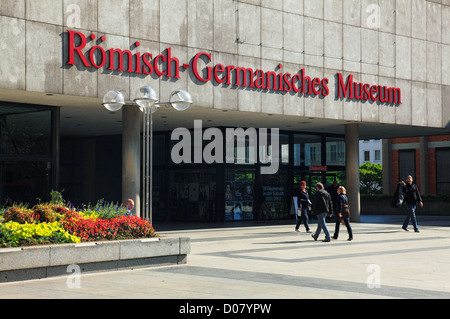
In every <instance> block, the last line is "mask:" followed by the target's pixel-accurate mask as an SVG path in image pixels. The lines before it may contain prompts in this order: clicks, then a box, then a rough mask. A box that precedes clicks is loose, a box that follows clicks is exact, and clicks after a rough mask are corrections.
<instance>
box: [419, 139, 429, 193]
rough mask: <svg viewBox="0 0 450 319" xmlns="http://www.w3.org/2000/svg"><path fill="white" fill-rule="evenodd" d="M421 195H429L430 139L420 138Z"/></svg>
mask: <svg viewBox="0 0 450 319" xmlns="http://www.w3.org/2000/svg"><path fill="white" fill-rule="evenodd" d="M419 190H420V193H421V194H428V138H427V137H426V136H422V137H421V138H420V189H419Z"/></svg>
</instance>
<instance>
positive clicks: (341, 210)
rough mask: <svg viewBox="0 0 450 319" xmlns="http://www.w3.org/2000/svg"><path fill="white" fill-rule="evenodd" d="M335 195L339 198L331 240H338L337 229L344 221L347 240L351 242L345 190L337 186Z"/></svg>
mask: <svg viewBox="0 0 450 319" xmlns="http://www.w3.org/2000/svg"><path fill="white" fill-rule="evenodd" d="M337 193H338V196H339V202H338V205H337V207H336V226H335V229H334V236H333V237H332V238H333V239H338V236H339V227H340V225H341V223H342V221H344V223H345V226H346V227H347V232H348V240H353V232H352V228H351V226H350V209H349V206H348V198H347V195H346V194H347V190H346V189H345V187H344V186H339V188H338V189H337Z"/></svg>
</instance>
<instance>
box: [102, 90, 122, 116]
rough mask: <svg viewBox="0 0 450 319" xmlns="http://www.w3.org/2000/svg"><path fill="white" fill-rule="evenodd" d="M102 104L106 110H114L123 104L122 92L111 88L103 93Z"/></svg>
mask: <svg viewBox="0 0 450 319" xmlns="http://www.w3.org/2000/svg"><path fill="white" fill-rule="evenodd" d="M102 104H103V106H104V107H105V108H106V109H107V110H108V111H110V112H116V111H118V110H120V109H121V108H122V106H123V105H125V99H124V97H123V94H122V93H120V92H119V91H116V90H112V91H109V92H107V93H106V94H105V96H104V97H103V103H102Z"/></svg>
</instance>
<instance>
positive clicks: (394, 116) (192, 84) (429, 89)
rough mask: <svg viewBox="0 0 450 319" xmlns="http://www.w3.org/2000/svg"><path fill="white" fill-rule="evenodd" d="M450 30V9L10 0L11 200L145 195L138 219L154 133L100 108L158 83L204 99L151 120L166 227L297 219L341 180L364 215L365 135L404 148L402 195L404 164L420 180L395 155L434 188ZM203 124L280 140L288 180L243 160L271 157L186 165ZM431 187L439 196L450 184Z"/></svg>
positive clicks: (1, 63) (6, 131)
mask: <svg viewBox="0 0 450 319" xmlns="http://www.w3.org/2000/svg"><path fill="white" fill-rule="evenodd" d="M449 23H450V6H449V4H448V1H442V2H441V1H426V0H415V1H406V0H405V1H393V0H389V1H376V2H375V4H374V3H372V2H371V1H359V0H358V1H353V0H349V1H324V0H303V1H298V0H296V1H288V0H284V1H246V0H242V1H240V0H215V1H200V0H164V1H163V0H139V1H138V0H101V1H100V0H99V1H88V0H76V1H75V0H73V1H71V0H64V1H63V0H2V1H1V2H0V30H2V32H1V33H0V43H1V44H2V48H1V59H0V182H1V187H0V201H1V202H0V206H2V205H4V204H5V203H6V202H7V201H8V202H12V201H16V202H21V201H24V202H30V203H32V202H35V201H37V200H38V199H37V198H39V199H41V200H45V199H46V198H47V197H48V194H49V192H50V190H52V189H57V190H64V192H63V195H64V197H65V198H67V199H68V200H70V201H72V202H73V203H75V204H77V205H79V204H81V203H89V202H91V203H95V202H96V201H97V200H98V199H101V198H104V199H106V200H108V201H116V202H120V201H123V200H125V199H127V198H133V199H135V202H136V208H135V209H136V211H137V213H139V211H140V209H141V207H140V205H139V203H140V198H141V196H142V194H140V192H139V191H130V190H135V189H140V185H141V183H142V181H141V180H140V170H142V167H137V168H136V169H135V170H133V172H132V173H130V170H129V169H130V167H129V166H127V164H126V163H128V161H129V160H130V158H129V157H127V156H128V155H126V152H124V151H123V149H124V148H126V147H128V146H129V145H130V144H131V143H133V142H135V141H136V139H139V138H140V134H139V129H137V130H136V127H137V126H139V125H140V123H141V119H140V118H141V115H140V112H139V110H138V108H137V107H135V106H126V107H124V108H122V111H120V112H108V111H106V110H105V108H104V107H103V106H102V98H103V96H104V95H105V93H107V92H108V91H110V90H118V91H122V92H123V93H124V95H125V97H126V99H127V100H130V101H132V100H133V99H135V98H136V96H137V94H139V89H140V88H141V87H142V86H151V87H152V88H153V89H154V90H155V91H156V93H157V95H158V96H159V99H160V100H161V101H167V99H168V98H169V96H170V94H171V92H173V91H175V90H180V89H182V90H186V91H188V92H189V93H190V94H191V96H192V99H193V101H194V104H193V105H192V107H191V108H190V109H189V110H188V111H185V112H177V111H175V110H173V109H171V108H165V107H161V108H160V109H159V110H158V111H157V112H156V113H155V114H154V132H155V134H154V149H153V155H154V156H153V159H154V163H153V164H154V176H153V195H154V196H153V204H154V205H153V206H154V215H155V216H154V218H155V220H156V221H161V220H163V221H172V220H182V221H194V220H196V221H223V220H256V219H280V218H287V217H288V216H289V205H290V198H291V196H292V193H293V191H294V187H295V182H297V181H299V180H306V181H307V183H308V186H311V185H314V183H316V182H317V181H321V182H325V183H327V182H328V181H330V180H332V179H333V178H334V176H335V175H336V172H339V171H346V177H347V179H346V181H345V184H346V187H347V190H348V195H349V199H350V205H351V206H352V213H353V214H352V217H353V218H354V219H355V220H358V219H359V207H360V198H359V192H358V189H359V174H358V169H359V141H360V140H371V139H382V140H383V149H382V153H383V154H385V153H386V151H385V149H386V147H392V154H391V152H390V151H389V150H388V151H387V152H388V154H389V155H390V156H382V158H383V167H386V165H392V168H393V169H392V172H393V173H392V176H389V180H390V182H389V183H388V184H389V185H392V184H394V182H395V180H396V179H397V178H399V177H398V176H397V175H396V174H397V173H395V171H394V168H395V167H397V166H398V167H399V172H398V174H399V175H402V174H404V172H406V171H408V172H409V171H410V170H411V169H410V168H408V169H406V168H403V165H404V164H399V165H397V164H395V163H396V162H395V161H398V162H399V163H407V164H406V165H410V163H414V165H415V166H414V169H415V174H416V180H419V181H421V183H422V184H421V186H422V187H423V185H424V184H423V182H422V179H423V178H424V176H425V175H424V174H422V169H425V168H424V167H428V170H430V169H431V167H433V166H432V165H433V164H432V161H433V160H435V161H436V167H437V168H439V167H446V166H445V160H443V159H444V158H446V156H447V155H448V151H447V150H446V149H445V148H441V147H440V146H439V147H436V145H438V144H439V143H446V141H440V140H435V138H434V137H432V136H442V135H448V134H450V128H449V124H448V123H449V119H450V106H449V103H450V102H449V101H450V60H449V57H450V25H449ZM133 118H134V119H135V120H134V121H132V120H130V119H133ZM195 120H202V123H203V129H202V134H203V133H205V132H206V130H207V129H208V128H217V129H218V130H220V131H221V132H222V133H225V131H226V129H227V128H244V129H247V128H254V129H255V130H256V132H258V133H259V132H261V130H263V129H265V128H268V129H271V128H278V129H279V132H280V135H279V147H280V149H279V152H278V154H279V157H278V158H277V160H278V161H279V163H280V167H279V170H278V171H277V172H276V173H275V174H270V175H264V174H261V170H260V169H261V163H260V161H257V162H256V163H252V164H249V163H244V164H243V163H242V162H241V161H240V156H241V155H239V154H246V155H245V156H248V155H250V154H255V152H257V153H259V150H258V151H256V150H255V149H252V148H251V146H249V145H247V146H243V147H242V148H243V149H240V150H239V146H236V152H235V159H234V160H231V161H229V162H222V163H220V162H219V163H213V164H211V163H206V162H205V161H203V160H198V159H197V160H196V159H195V158H194V155H193V156H192V162H191V163H183V164H179V163H175V162H174V161H173V158H172V156H171V152H172V149H173V146H174V145H175V144H176V142H177V141H174V140H172V138H171V137H172V132H173V131H174V130H175V129H176V128H186V129H188V130H190V132H193V131H194V121H195ZM194 135H195V134H192V136H194ZM224 136H225V135H224ZM412 136H428V138H421V139H420V141H419V142H417V140H411V141H409V142H408V143H409V144H411V143H413V144H415V145H414V147H413V148H410V149H413V151H412V152H411V151H410V149H403V148H402V149H397V148H401V147H406V146H405V145H404V144H399V143H398V142H397V141H399V140H395V139H394V140H392V142H389V139H391V138H409V137H412ZM425 139H426V141H427V142H425ZM385 141H386V142H385ZM417 143H419V144H420V145H421V147H420V149H421V150H422V149H427V151H426V152H425V151H424V152H420V154H419V155H418V152H417V148H416V144H417ZM205 144H207V142H206V141H205ZM439 145H443V144H439ZM422 146H423V147H422ZM224 147H225V146H224ZM269 148H270V147H269ZM269 148H265V149H264V150H265V151H268V150H269ZM139 151H140V149H139V146H137V147H136V153H135V154H134V155H133V156H132V158H131V160H132V161H134V162H136V161H137V160H139V158H140V156H138V155H136V154H139ZM434 151H435V152H436V156H434V157H433V156H431V157H426V156H425V155H426V154H430V153H431V154H432V153H433V152H434ZM266 154H269V153H267V152H266ZM272 154H275V153H272ZM424 154H425V155H424ZM270 156H272V155H270ZM380 156H381V155H380ZM417 156H425V158H426V159H427V161H428V166H424V165H423V164H422V163H424V162H423V161H420V162H419V161H418V160H417ZM390 157H392V159H393V161H392V163H391V162H387V164H386V165H385V163H384V161H385V160H384V158H390ZM397 158H398V159H397ZM414 158H416V160H415V161H413V159H414ZM417 163H420V167H419V165H418V164H417ZM443 169H446V172H447V174H448V169H447V168H443ZM386 172H387V173H388V172H391V170H386ZM441 175H442V176H441ZM428 176H429V177H428V181H427V182H426V183H425V185H428V187H429V190H430V191H432V190H433V187H435V188H436V192H441V191H444V190H445V189H446V187H448V186H447V183H448V182H447V179H446V177H444V174H439V176H438V175H433V174H429V175H428ZM432 176H436V183H434V182H433V181H432V179H433V177H432ZM433 185H435V186H433Z"/></svg>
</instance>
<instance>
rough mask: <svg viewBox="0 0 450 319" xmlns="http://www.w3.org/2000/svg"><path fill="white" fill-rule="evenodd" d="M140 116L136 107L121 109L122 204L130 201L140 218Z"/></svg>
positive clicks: (130, 106) (129, 106)
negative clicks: (132, 202)
mask: <svg viewBox="0 0 450 319" xmlns="http://www.w3.org/2000/svg"><path fill="white" fill-rule="evenodd" d="M140 115H141V112H140V111H139V108H138V107H137V106H136V105H124V106H123V108H122V202H125V201H126V200H127V199H128V198H130V199H132V200H133V201H134V209H133V213H135V214H136V215H137V216H141V197H140V190H141V167H140V159H141V155H140V154H141V146H140V145H141V144H140V142H141V130H140V123H141V118H140Z"/></svg>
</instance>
